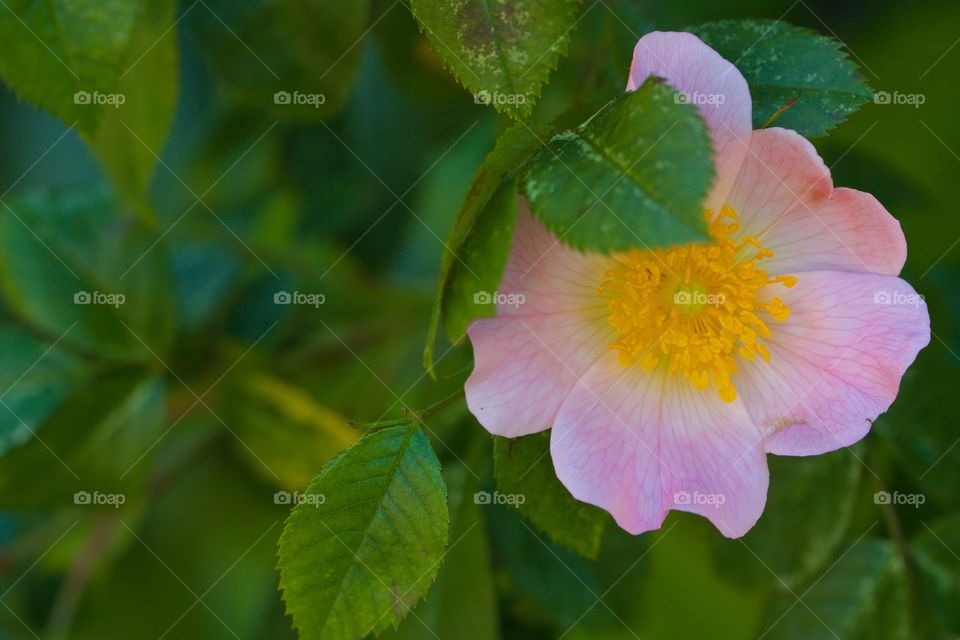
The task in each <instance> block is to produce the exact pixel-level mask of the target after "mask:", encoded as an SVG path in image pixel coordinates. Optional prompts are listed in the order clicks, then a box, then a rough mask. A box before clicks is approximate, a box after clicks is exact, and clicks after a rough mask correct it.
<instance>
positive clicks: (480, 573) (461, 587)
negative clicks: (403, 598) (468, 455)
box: [379, 466, 500, 640]
mask: <svg viewBox="0 0 960 640" xmlns="http://www.w3.org/2000/svg"><path fill="white" fill-rule="evenodd" d="M443 478H444V481H445V482H446V484H447V488H448V491H449V495H450V501H449V502H450V545H451V546H450V550H449V552H448V553H447V557H446V558H445V559H444V562H443V566H442V567H440V572H439V573H438V574H437V583H436V584H435V585H434V586H433V588H432V589H431V590H430V593H429V595H428V596H427V599H426V600H424V602H423V603H422V604H420V605H419V606H418V607H417V609H416V614H417V616H416V618H414V617H412V616H409V617H407V618H406V619H405V620H404V621H403V622H402V623H401V624H400V627H399V628H397V630H396V632H394V633H390V632H387V633H384V634H383V635H381V636H379V637H380V638H381V640H420V639H421V638H424V637H433V635H434V634H435V635H436V636H437V637H440V638H471V640H497V639H498V638H499V637H500V635H499V628H498V624H497V623H498V620H497V618H498V615H497V594H496V588H495V585H494V577H493V572H492V571H491V566H490V540H489V536H488V535H487V531H486V519H485V518H484V514H483V511H482V507H481V506H480V505H478V504H477V502H476V500H474V495H475V492H476V490H477V488H478V483H477V480H476V479H475V478H474V477H473V476H472V475H470V473H469V472H468V470H467V468H466V467H464V466H454V467H447V468H445V469H444V470H443ZM427 629H429V630H430V631H432V632H433V634H431V633H430V632H429V631H427Z"/></svg>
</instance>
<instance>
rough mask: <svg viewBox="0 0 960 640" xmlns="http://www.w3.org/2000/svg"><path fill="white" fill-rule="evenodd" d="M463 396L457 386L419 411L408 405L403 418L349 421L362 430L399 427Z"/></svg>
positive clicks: (418, 420)
mask: <svg viewBox="0 0 960 640" xmlns="http://www.w3.org/2000/svg"><path fill="white" fill-rule="evenodd" d="M461 398H463V388H462V387H461V388H459V389H457V390H456V391H454V392H453V393H451V394H450V395H449V396H447V397H446V398H443V399H442V400H438V401H437V402H434V403H433V404H431V405H430V406H428V407H424V408H423V409H420V410H419V411H416V410H413V409H410V408H408V407H404V408H403V413H404V414H406V416H405V417H403V418H396V419H392V420H378V421H377V422H353V421H351V422H349V423H348V424H349V426H351V427H360V428H361V429H363V430H364V431H373V430H375V429H386V428H387V427H399V426H402V425H406V424H410V423H411V422H423V419H424V418H426V417H428V416H432V415H433V414H435V413H438V412H439V411H441V410H443V409H445V408H447V407H449V406H450V405H452V404H454V403H456V402H457V401H458V400H460V399H461Z"/></svg>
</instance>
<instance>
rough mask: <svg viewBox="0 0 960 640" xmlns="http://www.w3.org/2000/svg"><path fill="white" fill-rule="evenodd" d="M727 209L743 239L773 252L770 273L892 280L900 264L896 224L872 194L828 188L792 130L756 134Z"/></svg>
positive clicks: (903, 247) (825, 175) (816, 161)
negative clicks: (854, 274) (819, 273)
mask: <svg viewBox="0 0 960 640" xmlns="http://www.w3.org/2000/svg"><path fill="white" fill-rule="evenodd" d="M727 203H728V204H729V205H730V206H731V207H733V208H734V209H735V210H736V211H737V214H738V215H739V217H740V224H741V233H742V234H744V235H751V236H754V237H757V238H758V239H759V240H760V242H761V243H762V244H763V245H764V246H765V247H769V248H770V249H772V250H773V252H774V257H773V258H771V259H769V260H766V261H764V263H763V268H764V269H765V270H767V271H769V272H771V273H775V274H796V273H798V272H803V271H821V270H837V271H859V272H866V273H880V274H887V275H896V274H898V273H900V269H902V268H903V263H904V261H905V260H906V251H907V244H906V241H905V240H904V237H903V232H902V231H901V230H900V223H899V222H897V221H896V219H894V218H893V216H891V215H890V214H889V213H888V212H887V210H886V209H884V208H883V205H881V204H880V203H879V202H878V201H877V199H876V198H874V197H873V196H871V195H870V194H867V193H863V192H860V191H855V190H853V189H842V188H841V189H834V188H833V182H832V180H831V178H830V171H829V169H827V167H826V165H824V163H823V160H821V159H820V156H819V155H817V151H816V149H815V148H814V147H813V145H812V144H810V142H808V141H807V140H806V139H805V138H803V137H802V136H801V135H799V134H798V133H796V132H794V131H789V130H786V129H779V128H771V129H762V130H758V131H755V132H754V134H753V136H752V137H751V138H750V149H749V153H748V154H747V157H746V158H745V159H744V161H743V164H742V165H741V167H740V173H739V175H738V176H737V180H736V182H735V184H734V187H733V189H732V191H731V192H730V195H729V197H728V198H727Z"/></svg>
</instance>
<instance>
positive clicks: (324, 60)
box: [191, 0, 370, 121]
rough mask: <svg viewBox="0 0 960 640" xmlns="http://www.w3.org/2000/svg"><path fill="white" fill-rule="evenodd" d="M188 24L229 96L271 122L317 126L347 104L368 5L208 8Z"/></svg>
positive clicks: (228, 2) (278, 1)
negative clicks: (282, 121) (287, 120)
mask: <svg viewBox="0 0 960 640" xmlns="http://www.w3.org/2000/svg"><path fill="white" fill-rule="evenodd" d="M204 5H205V6H200V7H197V8H196V9H195V10H194V11H193V12H192V16H191V20H192V21H193V25H194V27H195V28H196V30H197V35H198V38H199V41H200V43H201V45H202V46H203V47H204V49H205V51H206V53H207V55H208V56H209V57H210V58H211V60H212V61H213V64H214V66H215V67H216V68H217V70H218V71H219V72H220V75H221V76H222V77H223V79H224V80H225V81H226V83H227V85H228V86H229V88H230V90H231V92H232V94H233V95H234V96H235V97H236V98H238V99H239V100H240V101H241V102H243V103H244V104H246V105H247V106H249V107H251V108H253V109H256V110H260V111H265V112H267V113H269V114H270V117H272V118H278V119H291V120H304V121H316V120H320V119H322V118H327V117H329V116H331V115H333V114H335V113H336V112H337V111H339V110H340V109H341V108H342V107H343V105H344V104H345V103H346V101H347V98H348V96H349V93H350V89H351V87H352V84H353V78H354V76H355V75H356V73H357V71H358V70H359V68H360V56H361V54H362V52H363V46H361V45H362V39H363V35H364V29H366V27H367V18H368V16H369V13H370V2H369V0H350V2H343V1H342V0H313V1H312V2H308V3H304V2H301V1H299V0H251V1H248V2H234V1H233V0H207V1H206V2H205V3H204Z"/></svg>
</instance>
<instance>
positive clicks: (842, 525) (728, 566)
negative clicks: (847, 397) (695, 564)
mask: <svg viewBox="0 0 960 640" xmlns="http://www.w3.org/2000/svg"><path fill="white" fill-rule="evenodd" d="M856 451H857V450H856V449H854V453H856ZM856 455H859V454H856ZM768 463H769V465H770V490H769V493H768V495H767V507H766V509H764V512H763V515H762V516H761V517H760V520H759V522H757V524H756V526H755V527H754V528H753V529H751V530H750V532H749V533H748V534H747V535H746V536H744V538H743V540H742V542H743V543H745V546H744V544H742V543H741V541H739V540H726V539H719V538H718V539H716V540H715V551H716V553H717V560H718V564H719V565H720V566H721V567H722V568H723V570H724V573H725V574H726V575H732V576H737V577H742V578H745V581H746V582H748V583H752V584H757V583H758V582H759V583H761V584H762V583H771V584H773V585H775V586H780V581H781V580H782V581H783V582H784V583H786V584H787V585H788V586H789V587H790V588H793V589H799V588H800V585H801V584H802V583H803V582H804V581H806V580H808V579H809V578H810V577H812V576H813V575H814V574H815V573H816V572H817V570H819V569H822V568H825V567H826V564H827V563H828V562H829V561H830V559H831V558H832V557H833V556H834V554H835V552H836V550H837V547H838V546H839V545H840V543H841V542H842V540H843V535H844V533H845V531H846V529H847V526H848V525H849V524H850V519H851V516H852V513H853V506H854V501H855V500H856V498H857V497H858V496H859V495H860V494H859V493H858V487H859V486H860V478H861V477H862V476H863V470H864V466H863V464H862V463H861V462H860V461H859V460H858V459H856V458H855V457H854V455H852V454H851V453H850V452H849V451H847V450H842V451H836V452H833V453H829V454H826V455H822V456H815V457H808V458H793V457H780V456H771V457H770V458H769V462H768ZM751 551H752V552H753V553H751ZM754 554H756V556H755V555H754ZM757 556H759V557H760V558H761V559H762V560H763V564H760V563H759V562H757V561H756V557H757ZM771 572H772V573H773V574H775V575H776V578H774V577H773V575H771Z"/></svg>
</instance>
